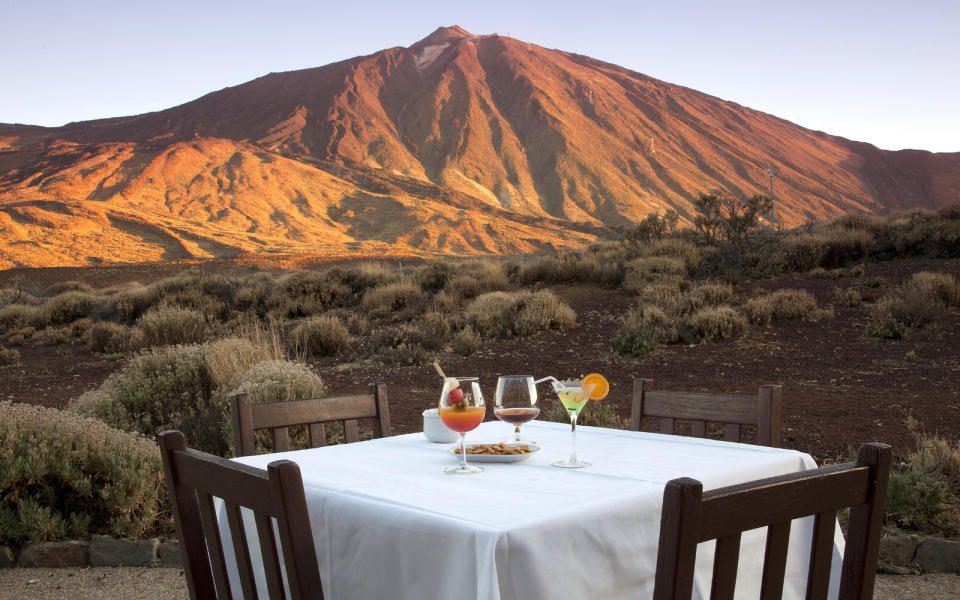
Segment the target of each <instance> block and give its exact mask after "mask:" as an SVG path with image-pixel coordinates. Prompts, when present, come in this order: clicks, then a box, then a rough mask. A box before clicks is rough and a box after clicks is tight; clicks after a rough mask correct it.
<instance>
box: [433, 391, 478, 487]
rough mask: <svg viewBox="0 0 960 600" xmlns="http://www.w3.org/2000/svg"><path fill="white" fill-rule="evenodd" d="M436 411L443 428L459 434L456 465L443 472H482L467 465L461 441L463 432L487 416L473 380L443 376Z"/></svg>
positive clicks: (465, 432) (465, 453)
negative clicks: (458, 461)
mask: <svg viewBox="0 0 960 600" xmlns="http://www.w3.org/2000/svg"><path fill="white" fill-rule="evenodd" d="M437 412H438V413H439V414H440V420H441V421H443V424H444V425H446V426H447V427H448V428H449V429H452V430H454V431H456V432H457V433H459V434H460V464H459V465H457V466H455V467H447V468H446V469H444V470H443V472H444V473H446V474H447V475H470V474H473V473H482V472H483V469H482V468H480V467H477V466H475V465H469V464H467V448H466V443H465V442H464V438H465V436H466V434H467V432H468V431H472V430H473V429H476V427H477V425H479V424H480V423H481V422H482V421H483V417H484V416H486V414H487V409H486V407H485V406H484V405H483V394H482V393H480V383H479V381H478V380H477V378H476V377H444V378H443V391H442V392H441V393H440V405H439V406H438V407H437Z"/></svg>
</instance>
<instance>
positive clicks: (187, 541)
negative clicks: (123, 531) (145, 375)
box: [159, 431, 323, 600]
mask: <svg viewBox="0 0 960 600" xmlns="http://www.w3.org/2000/svg"><path fill="white" fill-rule="evenodd" d="M159 443H160V451H161V453H162V456H163V470H164V473H165V474H166V478H167V486H168V487H169V491H170V504H171V505H172V508H173V515H174V520H175V522H176V526H177V539H179V540H180V551H181V553H182V555H183V572H184V575H186V578H187V586H188V588H189V590H190V598H191V599H192V600H198V599H199V600H207V599H212V598H218V599H221V600H225V599H228V598H232V596H231V590H230V582H229V580H228V578H227V565H226V560H225V558H224V553H223V540H222V539H221V535H220V528H219V526H218V522H217V517H216V514H215V511H214V504H213V499H214V498H215V497H216V498H221V499H223V501H224V510H225V511H226V517H227V523H228V525H229V529H230V537H231V539H230V540H229V543H231V544H232V546H233V551H234V554H235V556H236V566H237V571H238V573H239V579H240V587H241V591H242V593H243V597H244V598H257V591H256V584H255V580H254V577H253V570H252V564H251V559H250V550H249V548H248V547H247V537H246V532H245V531H244V526H243V520H242V518H241V515H240V508H241V507H244V508H248V509H250V510H251V511H253V514H254V521H255V523H256V528H257V537H258V539H259V542H260V553H261V556H262V557H263V561H262V564H263V570H264V574H265V575H266V582H267V590H268V592H269V594H270V598H284V597H285V596H284V592H283V578H282V575H281V571H280V568H281V567H280V559H279V556H278V553H277V543H276V538H275V537H274V525H273V520H274V519H275V520H276V527H277V531H278V534H279V537H280V548H281V550H282V552H283V567H284V571H285V572H286V576H287V584H288V588H289V597H290V598H292V599H294V600H298V599H301V598H320V599H322V598H323V589H322V587H321V584H320V569H319V567H318V566H317V555H316V550H315V549H314V545H313V534H312V532H311V529H310V517H309V516H308V514H307V501H306V498H305V497H304V493H303V480H302V479H301V477H300V467H298V466H297V465H296V463H293V462H291V461H289V460H278V461H275V462H272V463H270V464H269V465H268V466H267V470H266V471H264V470H262V469H256V468H253V467H250V466H247V465H242V464H240V463H236V462H233V461H231V460H227V459H225V458H220V457H219V456H213V455H211V454H207V453H205V452H199V451H197V450H191V449H190V448H187V444H186V441H185V440H184V438H183V434H182V433H180V432H179V431H164V432H163V433H161V434H160V436H159Z"/></svg>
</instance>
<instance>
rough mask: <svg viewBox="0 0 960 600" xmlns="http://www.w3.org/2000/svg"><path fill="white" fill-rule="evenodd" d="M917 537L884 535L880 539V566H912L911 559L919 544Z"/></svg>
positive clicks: (919, 539) (910, 535)
mask: <svg viewBox="0 0 960 600" xmlns="http://www.w3.org/2000/svg"><path fill="white" fill-rule="evenodd" d="M920 541H921V538H920V536H919V535H913V534H898V535H885V536H883V537H882V538H880V555H879V557H878V558H879V562H880V564H881V565H890V566H897V567H909V566H912V565H913V564H914V562H913V557H914V555H916V553H917V545H918V544H920Z"/></svg>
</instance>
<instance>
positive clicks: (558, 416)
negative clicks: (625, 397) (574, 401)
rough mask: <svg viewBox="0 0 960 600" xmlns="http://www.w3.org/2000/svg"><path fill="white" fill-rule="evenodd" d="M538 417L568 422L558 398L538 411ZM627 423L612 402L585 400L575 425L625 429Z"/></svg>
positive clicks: (568, 417) (566, 414)
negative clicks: (585, 402)
mask: <svg viewBox="0 0 960 600" xmlns="http://www.w3.org/2000/svg"><path fill="white" fill-rule="evenodd" d="M540 418H541V419H542V420H544V421H552V422H554V423H569V422H570V415H569V413H567V409H566V408H564V407H563V404H561V403H560V401H559V400H553V401H552V402H550V405H549V406H548V407H547V408H546V409H544V410H543V411H542V412H541V413H540ZM629 424H630V422H629V421H628V420H627V419H625V418H624V417H621V416H620V415H618V414H617V407H616V405H615V404H614V403H612V402H587V404H586V406H584V407H583V409H582V410H581V411H580V414H578V415H577V425H582V426H586V427H606V428H608V429H626V428H627V426H628V425H629Z"/></svg>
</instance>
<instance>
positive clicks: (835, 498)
mask: <svg viewBox="0 0 960 600" xmlns="http://www.w3.org/2000/svg"><path fill="white" fill-rule="evenodd" d="M889 471H890V446H887V445H886V444H865V445H863V446H861V447H860V453H859V456H858V457H857V461H856V462H853V463H847V464H844V465H836V466H832V467H825V468H822V469H815V470H812V471H806V472H801V473H793V474H789V475H782V476H780V477H771V478H769V479H761V480H758V481H753V482H749V483H745V484H741V485H734V486H730V487H724V488H720V489H717V490H713V491H710V492H707V493H703V486H702V485H701V483H700V482H699V481H697V480H695V479H689V478H682V479H674V480H673V481H670V482H668V483H667V487H666V489H664V492H663V514H662V516H661V521H660V546H659V551H658V554H657V575H656V580H655V583H654V586H655V587H654V592H653V598H654V600H689V598H690V595H691V593H692V591H693V576H694V562H695V561H696V553H697V544H699V543H700V542H705V541H708V540H717V545H716V550H715V554H714V561H713V583H712V589H711V595H710V598H711V600H721V599H732V598H733V593H734V586H735V585H736V580H737V560H738V558H739V555H740V534H741V532H744V531H748V530H751V529H755V528H758V527H763V526H767V545H766V553H765V557H764V563H763V575H762V579H761V592H760V597H761V598H762V599H763V600H770V599H774V598H780V597H781V596H782V593H783V582H784V572H785V569H786V563H787V545H788V543H789V541H790V522H791V521H792V520H793V519H798V518H801V517H807V516H811V515H815V516H814V522H813V543H812V546H811V550H810V565H809V569H808V571H807V594H806V598H807V600H825V599H826V597H827V592H828V588H829V585H830V564H831V562H832V556H833V538H834V524H835V523H836V516H837V510H839V509H841V508H846V507H851V509H850V523H849V529H848V533H847V540H846V550H845V552H844V556H843V569H842V572H841V575H840V596H839V598H840V600H870V599H871V598H872V597H873V584H874V576H875V573H874V572H875V570H876V565H877V554H878V551H879V547H880V529H881V525H882V523H883V511H884V506H885V504H886V498H887V477H888V474H889Z"/></svg>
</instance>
